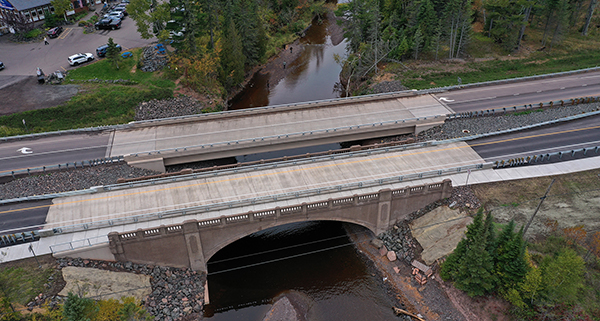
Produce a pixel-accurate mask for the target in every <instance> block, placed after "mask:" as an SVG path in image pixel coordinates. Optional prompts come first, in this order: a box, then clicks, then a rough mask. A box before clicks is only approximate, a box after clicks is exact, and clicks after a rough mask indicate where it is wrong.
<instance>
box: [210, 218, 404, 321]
mask: <svg viewBox="0 0 600 321" xmlns="http://www.w3.org/2000/svg"><path fill="white" fill-rule="evenodd" d="M208 269H209V276H208V288H209V296H210V304H209V305H207V306H206V307H205V311H204V315H205V317H206V318H207V319H210V320H249V321H251V320H262V319H263V317H264V316H265V314H266V313H267V312H268V311H269V309H270V308H271V304H272V303H273V300H274V298H276V297H277V296H278V295H279V294H280V293H282V292H289V291H293V292H296V293H299V294H300V295H301V296H302V297H305V298H306V299H305V301H307V302H310V303H309V304H308V307H309V308H308V311H307V312H306V314H307V315H306V316H307V319H308V320H327V321H329V320H333V321H335V320H340V321H341V320H394V319H396V317H395V316H394V315H393V313H392V309H391V305H392V303H391V302H390V300H389V298H388V297H387V295H386V294H385V292H384V291H382V290H381V286H380V280H378V279H376V278H375V277H374V276H373V275H372V274H370V273H369V270H368V268H367V266H366V265H365V263H364V262H363V261H362V259H361V258H360V257H359V256H358V255H357V253H356V250H355V248H354V247H353V246H352V245H351V244H350V240H349V239H348V237H347V236H346V234H345V231H344V229H343V227H342V224H341V223H339V222H327V221H324V222H303V223H294V224H288V225H284V226H280V227H275V228H271V229H268V230H265V231H261V232H258V233H255V234H252V235H250V236H248V237H245V238H243V239H241V240H239V241H237V242H235V243H233V244H231V245H229V246H227V247H226V248H225V249H223V250H222V251H219V252H218V253H217V254H215V256H213V257H212V258H211V259H210V261H209V262H208Z"/></svg>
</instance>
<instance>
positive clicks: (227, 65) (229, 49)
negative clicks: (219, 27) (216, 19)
mask: <svg viewBox="0 0 600 321" xmlns="http://www.w3.org/2000/svg"><path fill="white" fill-rule="evenodd" d="M225 26H226V28H225V30H224V32H223V36H222V37H221V46H222V50H221V57H220V58H221V72H220V77H219V78H220V81H221V83H222V84H223V86H225V88H226V89H227V90H230V89H231V88H233V87H235V86H237V85H238V84H240V83H241V82H242V81H243V80H244V65H245V62H246V57H245V56H244V53H243V52H242V50H243V46H242V39H241V37H240V35H239V33H238V31H237V28H236V27H235V23H234V22H233V19H231V18H229V19H228V21H227V22H226V24H225Z"/></svg>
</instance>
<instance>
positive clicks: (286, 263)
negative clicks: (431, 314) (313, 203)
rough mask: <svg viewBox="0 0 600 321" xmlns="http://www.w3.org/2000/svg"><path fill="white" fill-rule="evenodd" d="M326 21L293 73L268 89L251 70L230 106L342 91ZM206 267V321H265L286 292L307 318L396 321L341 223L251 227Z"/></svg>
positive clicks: (312, 32)
mask: <svg viewBox="0 0 600 321" xmlns="http://www.w3.org/2000/svg"><path fill="white" fill-rule="evenodd" d="M328 27H329V21H327V20H325V21H323V23H322V24H317V23H313V26H312V27H311V28H310V29H309V30H308V31H307V33H306V36H305V37H304V38H303V39H301V40H300V41H301V42H302V43H303V44H304V45H305V49H304V51H303V52H302V54H301V55H300V56H299V57H298V59H297V60H296V61H293V62H290V63H289V64H288V67H289V68H294V70H293V72H290V73H288V74H287V75H286V77H285V78H284V79H283V80H281V81H280V82H279V83H278V84H277V85H271V86H270V87H269V86H267V77H268V76H264V75H261V74H260V73H256V74H255V76H254V77H253V78H252V80H251V81H250V82H249V84H248V86H247V87H246V88H245V89H244V91H243V92H242V93H241V94H240V95H238V96H237V97H236V98H235V99H234V100H233V101H232V105H231V106H230V109H244V108H252V107H261V106H269V105H279V104H287V103H295V102H303V101H312V100H320V99H328V98H337V97H339V96H340V93H339V92H337V91H336V90H335V89H334V88H335V84H336V82H338V75H339V73H340V70H341V67H340V66H339V65H338V64H337V63H336V62H335V61H334V59H333V55H334V54H339V55H341V56H343V54H344V52H345V46H346V42H345V41H342V42H341V43H337V44H334V43H332V40H331V37H330V35H329V34H328V30H329V28H328ZM337 148H339V144H330V145H326V146H315V147H310V148H309V149H308V150H306V151H305V150H302V151H297V150H294V151H285V152H279V153H277V155H243V156H239V157H237V158H238V159H237V161H251V160H255V159H260V158H270V157H277V156H283V155H290V153H291V154H298V153H305V152H316V151H321V150H328V149H337ZM280 154H281V155H280ZM364 232H365V233H366V232H367V230H366V229H364ZM208 272H209V274H208V289H209V297H210V304H208V305H206V306H205V309H204V316H205V318H206V319H208V320H215V321H230V320H245V321H246V320H247V321H254V320H257V321H259V320H263V318H264V316H265V314H266V313H267V312H269V310H270V308H271V306H272V304H273V303H274V301H275V300H276V299H277V298H278V297H279V296H280V295H281V294H286V293H290V294H292V295H291V296H290V297H293V298H295V299H292V300H296V301H302V302H301V303H302V304H301V305H304V306H305V307H307V311H306V312H305V313H306V315H305V316H306V318H307V319H308V320H317V321H320V320H322V321H337V320H339V321H341V320H344V321H345V320H373V321H377V320H396V319H397V317H396V316H394V314H393V312H392V309H391V307H392V302H391V301H390V299H389V297H388V295H387V293H386V292H385V290H383V286H382V280H380V279H379V277H377V276H376V275H377V274H376V273H375V272H374V271H372V270H370V268H369V265H368V263H367V262H365V261H364V258H363V257H362V256H361V255H359V253H357V252H356V249H355V248H354V246H352V244H351V241H350V240H349V238H348V236H347V235H346V232H345V230H344V228H343V226H342V223H340V222H333V221H321V222H304V223H294V224H288V225H284V226H279V227H275V228H271V229H267V230H264V231H261V232H258V233H254V234H252V235H250V236H247V237H245V238H242V239H241V240H238V241H236V242H234V243H232V244H230V245H229V246H227V247H225V248H224V249H223V250H221V251H219V252H218V253H216V254H215V256H213V257H212V258H211V259H210V260H209V262H208ZM296 303H299V302H296Z"/></svg>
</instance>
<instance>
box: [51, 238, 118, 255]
mask: <svg viewBox="0 0 600 321" xmlns="http://www.w3.org/2000/svg"><path fill="white" fill-rule="evenodd" d="M101 244H108V236H107V235H102V236H96V237H90V238H86V239H82V240H74V241H70V242H64V243H57V244H52V245H50V252H51V253H52V254H55V253H60V252H66V251H73V250H79V249H83V248H88V247H92V246H96V245H101Z"/></svg>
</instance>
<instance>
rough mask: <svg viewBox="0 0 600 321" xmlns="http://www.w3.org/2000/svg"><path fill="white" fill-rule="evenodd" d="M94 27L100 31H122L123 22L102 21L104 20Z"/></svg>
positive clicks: (115, 20)
mask: <svg viewBox="0 0 600 321" xmlns="http://www.w3.org/2000/svg"><path fill="white" fill-rule="evenodd" d="M94 27H95V28H96V30H100V29H108V30H115V29H121V20H120V19H110V18H106V19H102V20H100V21H98V22H96V24H95V25H94Z"/></svg>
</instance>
